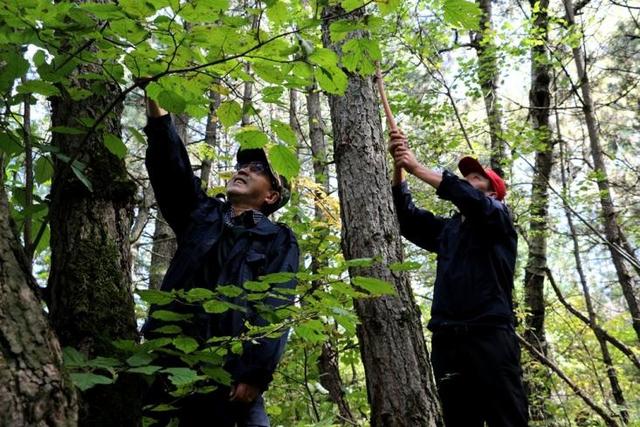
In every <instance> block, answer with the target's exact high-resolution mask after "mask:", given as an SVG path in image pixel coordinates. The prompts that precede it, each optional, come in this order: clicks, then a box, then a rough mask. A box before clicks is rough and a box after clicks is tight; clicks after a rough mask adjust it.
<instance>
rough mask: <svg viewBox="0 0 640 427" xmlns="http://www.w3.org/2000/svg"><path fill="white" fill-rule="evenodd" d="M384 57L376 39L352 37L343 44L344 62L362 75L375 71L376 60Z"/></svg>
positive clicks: (346, 66)
mask: <svg viewBox="0 0 640 427" xmlns="http://www.w3.org/2000/svg"><path fill="white" fill-rule="evenodd" d="M381 58H382V53H381V52H380V47H379V46H378V43H377V42H376V41H375V40H370V39H351V40H349V41H347V42H346V43H345V44H344V45H343V46H342V64H343V65H344V67H345V68H346V69H347V70H349V71H351V72H357V73H359V74H361V75H370V74H373V73H375V71H376V64H375V61H379V60H380V59H381Z"/></svg>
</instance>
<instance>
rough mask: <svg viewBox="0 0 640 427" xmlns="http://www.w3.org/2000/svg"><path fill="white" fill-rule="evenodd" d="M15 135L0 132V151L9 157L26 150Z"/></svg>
mask: <svg viewBox="0 0 640 427" xmlns="http://www.w3.org/2000/svg"><path fill="white" fill-rule="evenodd" d="M18 141H19V140H18V138H16V137H15V135H14V134H13V133H6V132H0V151H3V152H4V153H6V154H7V155H8V156H13V155H14V154H18V153H21V152H22V150H23V149H24V148H23V147H22V145H20V143H19V142H18Z"/></svg>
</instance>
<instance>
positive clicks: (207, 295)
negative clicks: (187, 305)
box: [185, 288, 216, 302]
mask: <svg viewBox="0 0 640 427" xmlns="http://www.w3.org/2000/svg"><path fill="white" fill-rule="evenodd" d="M215 296H216V294H214V293H213V292H212V291H210V290H209V289H205V288H193V289H189V291H188V292H187V294H186V295H185V299H186V300H187V301H189V302H196V301H203V300H206V299H211V298H214V297H215Z"/></svg>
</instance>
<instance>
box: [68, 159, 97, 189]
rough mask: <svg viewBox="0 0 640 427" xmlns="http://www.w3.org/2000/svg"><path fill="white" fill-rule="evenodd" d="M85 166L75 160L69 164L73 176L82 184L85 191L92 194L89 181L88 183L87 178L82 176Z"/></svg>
mask: <svg viewBox="0 0 640 427" xmlns="http://www.w3.org/2000/svg"><path fill="white" fill-rule="evenodd" d="M85 167H86V166H84V165H83V164H81V163H80V162H78V161H77V160H76V161H74V162H73V163H71V170H72V171H73V174H74V175H75V176H76V178H78V179H79V180H80V182H82V183H83V184H84V186H85V187H87V189H88V190H89V191H90V192H92V193H93V185H91V181H89V177H87V176H86V175H85V174H84V169H85Z"/></svg>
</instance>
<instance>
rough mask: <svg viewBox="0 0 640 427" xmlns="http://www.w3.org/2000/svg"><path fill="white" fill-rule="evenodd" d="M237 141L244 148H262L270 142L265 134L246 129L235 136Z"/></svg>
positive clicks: (253, 129)
mask: <svg viewBox="0 0 640 427" xmlns="http://www.w3.org/2000/svg"><path fill="white" fill-rule="evenodd" d="M235 138H236V141H238V142H239V143H240V147H242V148H245V149H247V148H262V147H264V146H265V145H267V143H268V142H269V137H268V136H267V134H265V133H264V132H262V131H260V130H257V129H255V128H250V127H248V126H247V127H244V128H242V129H241V130H240V131H239V132H238V133H236V135H235Z"/></svg>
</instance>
